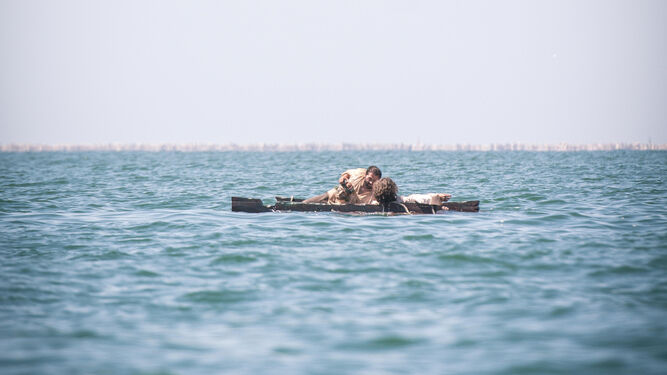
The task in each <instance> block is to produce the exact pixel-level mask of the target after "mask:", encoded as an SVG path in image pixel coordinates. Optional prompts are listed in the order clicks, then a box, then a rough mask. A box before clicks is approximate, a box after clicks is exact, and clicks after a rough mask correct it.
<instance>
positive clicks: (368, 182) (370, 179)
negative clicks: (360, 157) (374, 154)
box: [364, 165, 382, 189]
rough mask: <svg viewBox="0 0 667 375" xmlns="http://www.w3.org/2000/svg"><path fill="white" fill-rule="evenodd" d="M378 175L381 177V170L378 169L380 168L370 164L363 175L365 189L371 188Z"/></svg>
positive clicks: (378, 177)
mask: <svg viewBox="0 0 667 375" xmlns="http://www.w3.org/2000/svg"><path fill="white" fill-rule="evenodd" d="M380 177H382V171H380V168H378V167H376V166H374V165H371V166H370V167H368V168H367V169H366V177H364V186H365V187H366V189H371V188H373V184H374V183H375V181H377V180H379V179H380Z"/></svg>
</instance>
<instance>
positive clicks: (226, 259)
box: [211, 254, 257, 264]
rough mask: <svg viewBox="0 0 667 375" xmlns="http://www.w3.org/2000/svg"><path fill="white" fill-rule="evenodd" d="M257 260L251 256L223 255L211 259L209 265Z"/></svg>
mask: <svg viewBox="0 0 667 375" xmlns="http://www.w3.org/2000/svg"><path fill="white" fill-rule="evenodd" d="M256 261H257V258H256V257H254V256H251V255H243V254H224V255H220V256H219V257H217V258H215V259H213V261H211V264H237V263H251V262H256Z"/></svg>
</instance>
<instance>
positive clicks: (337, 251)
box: [0, 151, 667, 374]
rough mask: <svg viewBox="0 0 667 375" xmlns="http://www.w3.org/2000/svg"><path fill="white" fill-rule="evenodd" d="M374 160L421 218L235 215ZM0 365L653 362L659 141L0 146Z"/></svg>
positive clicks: (480, 366) (665, 340) (663, 192)
mask: <svg viewBox="0 0 667 375" xmlns="http://www.w3.org/2000/svg"><path fill="white" fill-rule="evenodd" d="M370 164H377V165H378V166H380V167H381V169H382V170H383V173H384V174H385V175H387V176H391V177H392V178H393V179H394V180H395V181H396V182H397V183H398V185H399V188H400V189H401V192H403V193H413V192H415V193H416V192H448V193H452V194H453V195H454V200H469V199H479V200H480V201H481V204H480V206H481V212H479V213H476V214H470V213H467V214H466V213H455V212H450V213H446V214H443V215H424V216H394V217H388V216H378V215H369V216H357V215H344V214H335V213H289V214H287V213H282V214H246V213H233V212H231V211H230V200H231V196H246V197H256V198H262V199H264V200H265V202H266V203H270V202H271V201H272V199H271V197H272V196H273V195H287V196H289V195H295V196H310V195H315V194H319V193H321V192H323V191H324V190H326V189H328V188H330V187H331V186H332V184H333V183H335V181H336V180H337V175H338V173H340V172H341V171H342V170H343V169H346V168H350V167H360V166H361V167H363V166H367V165H370ZM0 175H1V176H2V178H1V179H0V231H1V232H2V236H1V237H0V251H1V252H2V256H3V262H2V263H1V264H0V270H1V272H0V274H1V275H2V278H3V282H2V283H0V368H1V369H2V373H7V374H12V373H17V374H18V373H67V374H70V373H82V374H83V373H86V374H87V373H158V372H163V373H188V374H190V373H202V374H203V373H224V372H231V373H277V372H278V373H317V374H324V373H332V374H340V373H434V374H436V373H460V374H504V373H507V374H514V373H536V374H545V373H562V374H571V373H582V374H583V373H609V374H614V373H617V374H621V373H623V374H625V373H645V374H650V373H656V374H657V373H661V372H663V371H664V368H665V367H666V366H667V350H665V348H667V320H665V319H664V317H665V315H666V313H667V273H666V272H665V271H666V267H667V231H666V230H665V229H666V228H667V210H666V209H665V207H666V206H667V188H666V185H665V176H667V152H662V151H656V152H630V151H617V152H573V153H532V152H486V153H484V152H480V153H477V152H405V151H375V152H361V151H351V152H292V153H271V152H265V153H244V152H201V153H179V152H162V153H149V152H118V153H117V152H72V153H66V152H51V153H1V154H0Z"/></svg>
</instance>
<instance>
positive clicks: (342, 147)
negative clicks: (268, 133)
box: [0, 143, 667, 152]
mask: <svg viewBox="0 0 667 375" xmlns="http://www.w3.org/2000/svg"><path fill="white" fill-rule="evenodd" d="M616 150H635V151H665V150H667V144H651V143H590V144H569V143H554V144H528V143H492V144H442V145H435V144H419V143H418V144H405V143H293V144H279V143H253V144H235V143H228V144H207V143H182V144H176V143H107V144H54V145H47V144H20V143H11V144H4V145H0V152H53V151H71V152H78V151H152V152H160V151H182V152H201V151H248V152H293V151H616Z"/></svg>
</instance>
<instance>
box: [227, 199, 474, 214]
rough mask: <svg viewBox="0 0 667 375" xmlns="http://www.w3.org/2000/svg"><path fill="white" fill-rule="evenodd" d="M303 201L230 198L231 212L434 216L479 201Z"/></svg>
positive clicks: (462, 209)
mask: <svg viewBox="0 0 667 375" xmlns="http://www.w3.org/2000/svg"><path fill="white" fill-rule="evenodd" d="M302 201H303V199H298V198H283V197H276V204H274V205H273V206H271V205H269V206H267V205H264V204H263V203H262V201H261V199H254V198H241V197H232V211H234V212H249V213H260V212H281V211H287V212H289V211H292V212H349V213H395V214H435V213H438V212H439V211H440V212H446V211H444V210H442V206H445V207H447V208H449V210H450V211H459V212H479V201H466V202H445V203H443V204H442V206H438V205H431V204H422V203H390V204H388V205H387V206H381V205H379V204H323V203H303V202H302Z"/></svg>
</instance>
